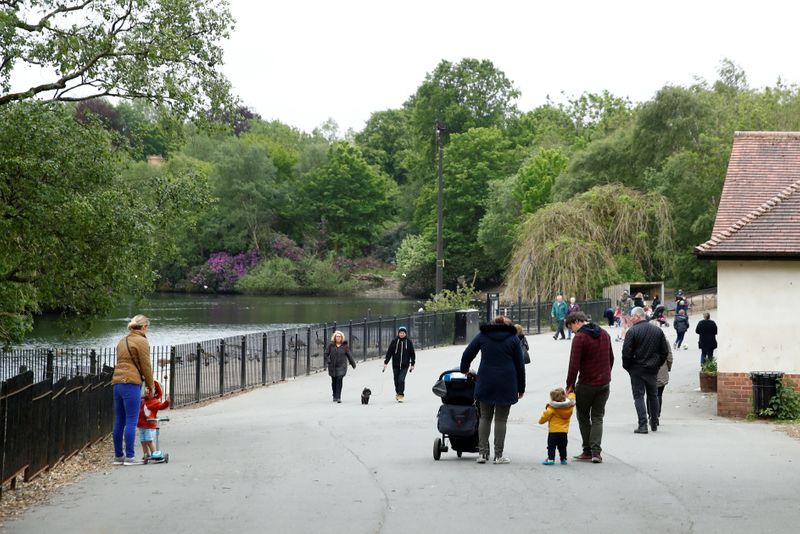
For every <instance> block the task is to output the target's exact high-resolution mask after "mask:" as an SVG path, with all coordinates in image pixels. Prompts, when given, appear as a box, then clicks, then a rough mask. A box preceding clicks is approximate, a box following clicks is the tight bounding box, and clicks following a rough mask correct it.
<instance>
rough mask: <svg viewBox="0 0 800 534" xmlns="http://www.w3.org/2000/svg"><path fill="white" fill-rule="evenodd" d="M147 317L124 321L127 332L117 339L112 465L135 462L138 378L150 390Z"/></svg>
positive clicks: (140, 386)
mask: <svg viewBox="0 0 800 534" xmlns="http://www.w3.org/2000/svg"><path fill="white" fill-rule="evenodd" d="M149 327H150V319H148V318H147V317H145V316H144V315H137V316H136V317H134V318H133V319H131V322H130V323H128V335H127V336H125V337H124V338H122V339H121V340H120V342H119V343H117V365H116V367H115V368H114V376H113V377H112V378H111V382H112V384H114V430H113V432H112V436H113V440H114V465H137V464H140V463H141V462H140V461H139V460H137V459H136V453H135V450H134V445H135V443H134V440H135V439H136V423H137V421H138V419H139V406H140V404H141V402H142V393H141V388H142V382H144V383H145V385H146V386H147V389H146V390H145V396H146V397H147V398H150V395H151V392H152V391H153V370H152V367H151V366H150V343H149V342H148V341H147V329H148V328H149ZM123 436H124V438H125V455H124V456H123V454H122V452H123V451H122V438H123Z"/></svg>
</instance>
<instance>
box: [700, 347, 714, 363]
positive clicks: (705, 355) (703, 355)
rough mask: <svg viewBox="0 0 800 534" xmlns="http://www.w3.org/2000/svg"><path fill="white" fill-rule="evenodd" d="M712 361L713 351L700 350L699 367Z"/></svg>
mask: <svg viewBox="0 0 800 534" xmlns="http://www.w3.org/2000/svg"><path fill="white" fill-rule="evenodd" d="M713 359H714V349H700V365H703V364H704V363H705V362H706V360H709V361H710V360H713Z"/></svg>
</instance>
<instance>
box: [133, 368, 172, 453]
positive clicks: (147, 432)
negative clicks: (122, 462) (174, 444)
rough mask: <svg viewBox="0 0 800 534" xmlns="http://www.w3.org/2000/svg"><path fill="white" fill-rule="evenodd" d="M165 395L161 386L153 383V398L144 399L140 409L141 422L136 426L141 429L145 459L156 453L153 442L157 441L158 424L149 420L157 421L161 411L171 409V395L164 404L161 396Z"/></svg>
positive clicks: (140, 434) (140, 435)
mask: <svg viewBox="0 0 800 534" xmlns="http://www.w3.org/2000/svg"><path fill="white" fill-rule="evenodd" d="M163 394H164V391H163V390H162V389H161V384H159V383H158V382H157V381H153V396H152V397H150V398H149V399H148V398H144V399H142V404H141V406H140V407H139V422H138V424H137V425H136V426H137V427H138V428H139V441H140V442H141V443H142V454H143V455H144V458H143V459H147V458H149V457H150V455H151V454H153V453H154V452H156V447H155V445H153V440H154V439H155V435H156V427H157V426H158V423H157V422H155V421H148V419H156V418H157V417H158V411H159V410H164V409H166V408H169V395H167V398H166V399H164V401H163V402H162V401H161V396H162V395H163Z"/></svg>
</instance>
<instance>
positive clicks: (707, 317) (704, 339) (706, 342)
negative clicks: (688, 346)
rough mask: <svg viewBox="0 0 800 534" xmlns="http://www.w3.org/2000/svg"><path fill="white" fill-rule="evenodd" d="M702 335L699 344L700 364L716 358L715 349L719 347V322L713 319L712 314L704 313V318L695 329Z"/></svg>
mask: <svg viewBox="0 0 800 534" xmlns="http://www.w3.org/2000/svg"><path fill="white" fill-rule="evenodd" d="M694 331H695V333H696V334H697V335H698V336H699V337H700V340H699V341H698V342H697V346H698V347H699V348H700V365H703V364H704V363H705V361H706V360H713V359H714V349H716V348H717V323H715V322H714V321H712V320H711V314H709V313H708V312H705V313H703V320H702V321H700V322H698V323H697V326H696V327H695V329H694Z"/></svg>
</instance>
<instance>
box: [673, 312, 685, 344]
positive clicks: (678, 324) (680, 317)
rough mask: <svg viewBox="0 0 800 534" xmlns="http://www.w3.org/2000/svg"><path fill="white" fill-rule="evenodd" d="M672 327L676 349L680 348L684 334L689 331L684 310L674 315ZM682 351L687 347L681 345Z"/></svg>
mask: <svg viewBox="0 0 800 534" xmlns="http://www.w3.org/2000/svg"><path fill="white" fill-rule="evenodd" d="M672 326H673V327H675V332H676V333H677V334H678V336H677V337H676V338H675V345H674V347H675V348H676V349H679V348H681V345H683V336H685V335H686V332H687V331H688V330H689V318H688V317H687V316H686V310H680V311H678V312H676V313H675V321H674V322H673V323H672ZM683 348H684V350H687V349H688V348H689V346H688V345H683Z"/></svg>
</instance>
